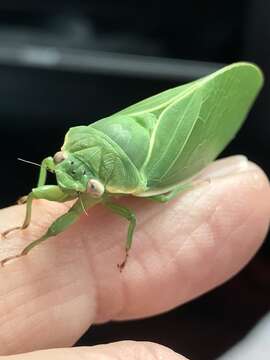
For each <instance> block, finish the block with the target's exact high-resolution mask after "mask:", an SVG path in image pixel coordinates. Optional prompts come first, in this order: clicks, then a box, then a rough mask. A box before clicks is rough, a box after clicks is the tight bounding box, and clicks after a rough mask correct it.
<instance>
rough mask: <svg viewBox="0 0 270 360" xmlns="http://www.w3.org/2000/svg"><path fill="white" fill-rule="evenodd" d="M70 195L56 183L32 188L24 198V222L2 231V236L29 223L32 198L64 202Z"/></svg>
mask: <svg viewBox="0 0 270 360" xmlns="http://www.w3.org/2000/svg"><path fill="white" fill-rule="evenodd" d="M73 198H74V197H71V196H70V195H68V194H66V193H64V192H63V191H62V190H61V189H60V188H59V186H56V185H43V186H40V187H37V188H35V189H33V190H32V192H31V193H30V194H29V195H28V196H27V200H26V214H25V219H24V222H23V224H22V225H21V226H16V227H13V228H10V229H8V230H6V231H4V232H3V233H2V236H3V237H6V236H7V235H8V234H9V233H10V232H12V231H14V230H20V229H25V228H27V226H28V225H29V223H30V220H31V213H32V203H33V200H34V199H45V200H51V201H57V202H65V201H68V200H71V199H73Z"/></svg>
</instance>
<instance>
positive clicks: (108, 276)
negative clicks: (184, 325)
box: [0, 156, 270, 360]
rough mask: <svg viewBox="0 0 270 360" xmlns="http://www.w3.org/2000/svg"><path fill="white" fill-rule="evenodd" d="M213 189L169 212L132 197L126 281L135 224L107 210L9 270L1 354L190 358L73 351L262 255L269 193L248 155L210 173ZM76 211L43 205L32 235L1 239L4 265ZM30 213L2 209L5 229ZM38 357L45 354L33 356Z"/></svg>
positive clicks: (137, 346) (1, 304)
mask: <svg viewBox="0 0 270 360" xmlns="http://www.w3.org/2000/svg"><path fill="white" fill-rule="evenodd" d="M203 176H204V178H206V179H209V178H210V179H211V182H210V183H207V182H205V183H202V185H200V186H198V187H196V188H194V189H193V190H190V191H187V192H185V193H184V194H182V195H181V196H179V197H178V198H177V199H174V200H172V201H171V202H169V203H167V204H158V203H155V202H151V201H149V200H146V199H136V198H128V199H121V200H119V202H122V203H124V204H127V203H128V204H129V206H130V207H132V208H133V209H134V210H135V212H136V214H137V218H138V226H137V228H136V231H135V236H134V242H133V247H132V249H131V252H130V257H129V260H128V263H127V265H126V267H125V269H124V271H123V272H122V273H119V270H118V269H117V266H116V264H117V263H118V262H120V261H121V259H122V257H123V256H124V241H125V231H126V227H127V223H126V222H125V221H124V220H122V219H121V218H119V217H117V216H116V215H113V214H111V213H110V212H109V211H108V210H107V209H105V208H104V207H102V206H99V205H98V206H96V207H95V208H93V209H91V210H90V211H89V216H88V217H87V216H82V217H81V218H80V220H79V221H78V222H77V223H76V224H74V225H73V226H71V227H70V228H69V229H68V230H66V231H65V232H63V233H61V234H60V235H58V236H57V237H55V238H52V239H50V240H48V241H46V242H45V243H44V244H42V245H40V246H39V247H37V248H35V250H33V251H32V252H30V253H29V254H28V255H27V256H25V257H22V258H19V259H16V260H14V261H12V262H10V263H8V264H7V265H6V266H5V267H3V268H2V269H0V355H11V354H18V353H25V354H21V355H14V356H12V357H3V360H5V359H9V358H10V359H14V360H24V359H33V360H39V359H45V358H46V359H47V358H48V356H49V357H50V358H53V359H55V360H58V359H59V360H60V359H80V358H85V359H96V358H98V359H106V360H109V359H114V358H116V357H117V358H119V359H130V360H132V359H135V358H136V359H143V360H146V359H151V360H152V359H153V360H155V359H160V358H164V359H166V360H174V359H175V360H176V359H184V358H183V357H182V356H181V355H178V354H176V353H174V352H173V351H171V350H169V349H167V348H165V347H162V346H160V345H158V344H153V343H147V342H145V343H144V342H140V343H138V342H129V341H125V342H119V343H114V344H108V345H99V346H94V347H83V348H69V349H68V347H69V346H71V345H73V344H74V343H75V342H76V340H77V339H78V338H79V337H80V336H81V335H82V334H83V333H84V332H85V331H86V329H88V327H89V326H90V325H91V324H93V323H99V322H106V321H109V320H123V319H135V318H140V317H145V316H150V315H154V314H158V313H160V312H164V311H168V310H169V309H171V308H173V307H175V306H178V305H180V304H183V303H185V302H187V301H189V300H190V299H192V298H194V297H196V296H198V295H200V294H202V293H204V292H206V291H208V290H210V289H212V288H214V287H216V286H218V285H219V284H221V283H223V282H224V281H226V280H227V279H228V278H230V277H231V276H233V275H234V274H235V273H237V272H238V271H239V270H240V269H241V268H242V267H243V266H244V265H245V264H246V263H247V262H248V261H249V260H250V258H251V257H252V256H253V255H254V253H255V252H256V250H257V249H258V248H259V246H260V245H261V243H262V241H263V239H264V237H265V234H266V232H267V228H268V224H269V219H270V187H269V182H268V180H267V178H266V177H265V175H264V174H263V172H262V171H261V170H260V169H259V168H258V167H257V166H256V165H254V164H252V163H249V162H247V161H246V160H245V158H244V157H240V156H237V157H231V158H228V159H226V160H220V161H217V162H215V163H213V164H212V165H210V166H209V167H208V168H207V170H206V171H204V172H203ZM66 209H67V205H65V204H56V203H52V202H48V201H44V200H38V201H35V203H34V206H33V221H32V222H31V225H30V226H29V228H28V229H26V230H24V231H22V232H21V231H19V232H16V233H15V232H14V233H12V235H9V237H8V238H7V239H2V241H1V245H0V250H1V258H6V257H7V256H11V255H14V254H16V253H18V252H19V250H20V249H21V248H23V247H24V246H25V244H26V243H28V242H30V241H32V240H34V239H36V238H37V237H38V236H39V235H40V234H41V233H43V232H44V231H45V230H46V229H47V227H48V225H49V224H50V223H51V222H52V220H53V219H54V218H56V217H57V216H59V215H60V214H61V213H63V212H65V211H66ZM24 212H25V207H24V206H21V205H20V206H18V205H17V206H13V207H10V208H7V209H3V210H1V211H0V231H4V230H6V229H7V228H9V227H12V226H14V225H17V224H18V223H19V224H20V223H21V222H22V220H23V217H24ZM53 348H60V349H53ZM38 349H51V350H42V351H40V352H32V351H34V350H38Z"/></svg>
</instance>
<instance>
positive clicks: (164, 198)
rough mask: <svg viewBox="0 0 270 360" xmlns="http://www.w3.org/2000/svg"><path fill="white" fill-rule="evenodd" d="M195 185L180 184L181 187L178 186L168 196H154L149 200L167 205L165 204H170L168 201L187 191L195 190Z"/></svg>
mask: <svg viewBox="0 0 270 360" xmlns="http://www.w3.org/2000/svg"><path fill="white" fill-rule="evenodd" d="M194 185H195V184H194V183H192V182H190V183H184V184H179V185H176V186H175V187H174V188H173V189H172V190H171V191H170V192H168V193H166V194H159V195H153V196H150V197H148V199H151V200H154V201H157V202H162V203H165V202H168V201H170V200H172V199H174V198H175V197H176V196H178V195H179V194H180V193H181V192H184V191H186V190H189V189H191V188H193V186H194Z"/></svg>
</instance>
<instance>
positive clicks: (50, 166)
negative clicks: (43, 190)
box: [37, 156, 55, 187]
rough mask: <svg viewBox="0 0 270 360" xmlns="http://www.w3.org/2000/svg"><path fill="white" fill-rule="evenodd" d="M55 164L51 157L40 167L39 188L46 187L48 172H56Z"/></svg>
mask: <svg viewBox="0 0 270 360" xmlns="http://www.w3.org/2000/svg"><path fill="white" fill-rule="evenodd" d="M54 169H55V164H54V161H53V158H52V157H51V156H49V157H47V158H46V159H44V160H43V161H42V163H41V165H40V172H39V178H38V184H37V186H38V187H39V186H42V185H45V183H46V178H47V171H51V172H54Z"/></svg>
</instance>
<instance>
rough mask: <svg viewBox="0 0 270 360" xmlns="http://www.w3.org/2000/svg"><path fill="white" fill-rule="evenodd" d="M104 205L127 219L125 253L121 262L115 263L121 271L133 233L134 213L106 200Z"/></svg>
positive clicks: (134, 224)
mask: <svg viewBox="0 0 270 360" xmlns="http://www.w3.org/2000/svg"><path fill="white" fill-rule="evenodd" d="M104 205H106V206H107V207H108V208H109V209H111V210H112V211H113V212H114V213H115V214H118V215H120V216H123V217H124V218H125V219H127V220H128V221H129V226H128V233H127V241H126V255H125V258H124V260H123V261H122V263H121V264H118V265H117V266H118V268H119V270H120V271H122V270H123V268H124V267H125V265H126V262H127V259H128V252H129V249H130V248H131V244H132V238H133V233H134V229H135V226H136V215H135V214H134V212H133V211H131V210H130V209H128V208H126V207H125V206H122V205H119V204H115V203H112V202H109V201H106V202H104Z"/></svg>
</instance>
